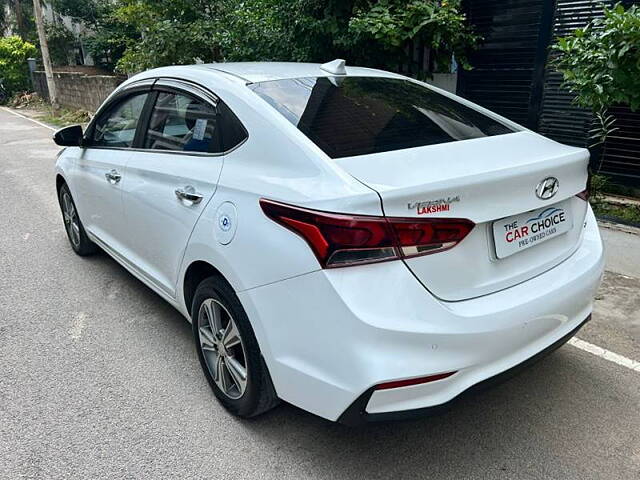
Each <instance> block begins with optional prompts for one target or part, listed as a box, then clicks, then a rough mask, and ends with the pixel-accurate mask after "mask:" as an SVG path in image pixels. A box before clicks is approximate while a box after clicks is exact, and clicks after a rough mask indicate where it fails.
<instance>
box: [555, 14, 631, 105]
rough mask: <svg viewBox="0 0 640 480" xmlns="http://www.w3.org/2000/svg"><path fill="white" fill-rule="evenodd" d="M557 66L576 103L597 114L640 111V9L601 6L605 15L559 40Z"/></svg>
mask: <svg viewBox="0 0 640 480" xmlns="http://www.w3.org/2000/svg"><path fill="white" fill-rule="evenodd" d="M553 49H554V50H555V52H556V53H557V54H558V57H557V59H556V60H555V64H556V67H557V68H558V70H559V71H560V72H562V73H563V75H564V81H565V85H566V86H567V87H568V88H569V90H571V91H572V92H574V93H575V94H576V102H577V103H578V104H580V105H582V106H584V107H587V108H591V109H593V110H594V111H596V112H603V111H604V110H605V109H606V108H607V107H610V106H612V105H615V104H625V105H629V106H630V107H631V109H632V110H636V109H638V108H640V88H638V79H640V8H638V7H637V6H633V7H631V8H629V9H628V10H625V9H624V7H623V6H622V5H620V4H616V5H615V6H614V7H612V8H607V7H604V16H603V17H602V18H598V19H595V20H592V21H591V23H589V25H587V26H586V27H585V28H578V29H576V31H575V32H574V33H573V35H571V36H569V37H566V38H560V39H558V43H557V44H556V45H555V46H554V47H553Z"/></svg>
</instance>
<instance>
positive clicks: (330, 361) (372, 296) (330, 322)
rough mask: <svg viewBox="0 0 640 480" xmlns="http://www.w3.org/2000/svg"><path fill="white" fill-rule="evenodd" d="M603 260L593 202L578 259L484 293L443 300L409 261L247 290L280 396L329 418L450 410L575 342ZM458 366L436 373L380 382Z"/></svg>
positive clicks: (249, 309)
mask: <svg viewBox="0 0 640 480" xmlns="http://www.w3.org/2000/svg"><path fill="white" fill-rule="evenodd" d="M603 266H604V262H603V250H602V242H601V239H600V235H599V232H598V228H597V224H596V222H595V218H594V217H593V214H592V213H591V212H589V214H588V216H587V220H586V225H585V232H584V235H583V239H582V242H581V245H580V247H579V248H578V250H577V251H576V252H575V253H574V254H573V255H572V256H571V257H570V258H568V259H567V260H565V261H564V262H562V263H561V264H560V265H558V266H556V267H555V268H553V269H552V270H549V271H548V272H545V273H543V274H541V275H539V276H537V277H535V278H533V279H530V280H528V281H526V282H524V283H521V284H519V285H516V286H513V287H511V288H508V289H505V290H502V291H500V292H496V293H493V294H491V295H486V296H484V297H479V298H475V299H472V300H466V301H460V302H443V301H440V300H437V299H436V298H434V297H433V296H432V295H430V294H429V293H428V292H427V291H426V290H425V289H424V288H423V287H422V285H421V284H420V283H419V282H418V281H417V280H416V279H415V278H414V277H413V276H412V275H411V273H410V272H409V270H408V269H407V268H406V267H405V265H404V264H402V262H388V263H384V264H374V265H367V266H361V267H357V268H343V269H333V270H321V271H316V272H312V273H309V274H306V275H302V276H299V277H295V278H291V279H288V280H284V281H281V282H277V283H274V284H271V285H266V286H263V287H259V288H255V289H251V290H247V291H244V292H240V293H239V298H240V300H241V302H242V304H243V306H244V307H245V309H246V311H247V313H248V315H249V318H250V319H251V321H252V324H253V326H254V330H255V332H256V336H257V338H258V341H259V343H260V346H261V349H262V353H263V356H264V358H265V361H266V363H267V365H268V367H269V371H270V373H271V377H272V379H273V382H274V386H275V388H276V391H277V393H278V395H279V396H280V397H281V398H282V399H283V400H286V401H288V402H290V403H292V404H294V405H297V406H299V407H301V408H303V409H305V410H308V411H310V412H312V413H315V414H317V415H320V416H322V417H324V418H327V419H330V420H339V419H340V420H342V421H345V422H348V423H357V422H359V421H367V420H378V419H387V418H396V417H398V416H400V417H402V416H406V415H409V416H411V415H415V414H416V413H415V412H416V411H417V412H418V413H419V414H422V413H424V412H425V411H426V412H428V411H429V410H424V409H430V408H433V407H437V408H440V406H442V405H445V404H447V403H448V402H450V401H452V400H453V399H455V398H456V397H458V396H459V395H461V394H462V393H463V392H465V391H467V390H469V389H470V388H472V387H473V386H474V385H477V384H480V383H481V382H484V381H486V380H487V379H492V378H493V377H496V376H497V375H499V374H501V373H503V372H506V371H509V370H511V369H513V368H515V367H518V366H520V365H521V364H523V363H524V362H527V361H528V360H529V359H531V358H533V357H536V356H537V355H538V354H539V353H540V352H543V351H545V350H547V349H549V348H550V347H551V346H555V345H559V344H561V343H563V341H566V339H568V338H570V336H571V335H573V334H574V333H575V331H576V330H577V329H578V328H579V327H580V326H581V325H582V323H583V322H584V321H585V318H587V317H588V316H589V315H590V313H591V309H592V299H593V296H594V294H595V292H596V290H597V288H598V286H599V283H600V280H601V276H602V271H603ZM470 268H472V266H470ZM453 371H455V372H457V373H456V374H455V375H453V376H451V377H449V378H446V379H443V380H438V381H435V382H432V383H426V384H421V385H414V386H409V387H401V388H394V389H389V390H374V389H373V387H374V386H375V385H378V384H380V383H384V382H388V381H394V380H402V379H411V378H417V377H423V376H425V375H432V374H438V373H443V372H453ZM365 400H366V402H365ZM354 405H355V406H354ZM354 412H356V413H354ZM399 412H400V413H399ZM409 412H411V413H409Z"/></svg>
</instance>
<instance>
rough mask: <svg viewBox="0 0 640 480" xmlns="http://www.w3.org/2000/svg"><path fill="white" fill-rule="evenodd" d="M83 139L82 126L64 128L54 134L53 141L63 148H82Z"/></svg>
mask: <svg viewBox="0 0 640 480" xmlns="http://www.w3.org/2000/svg"><path fill="white" fill-rule="evenodd" d="M82 138H83V136H82V127H81V126H80V125H71V126H70V127H64V128H61V129H60V130H58V131H57V132H56V133H54V134H53V141H54V142H56V144H58V145H60V146H61V147H80V146H82Z"/></svg>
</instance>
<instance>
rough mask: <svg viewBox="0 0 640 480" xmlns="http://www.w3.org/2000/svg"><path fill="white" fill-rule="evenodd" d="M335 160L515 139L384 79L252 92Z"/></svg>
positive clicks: (440, 100)
mask: <svg viewBox="0 0 640 480" xmlns="http://www.w3.org/2000/svg"><path fill="white" fill-rule="evenodd" d="M249 88H251V89H252V90H253V91H254V92H255V93H257V94H258V95H259V96H260V97H262V98H263V99H265V100H266V101H267V102H268V103H270V104H271V105H272V106H273V107H274V108H275V109H276V110H278V112H280V113H281V114H282V115H283V116H284V117H285V118H287V120H289V121H290V122H291V123H293V124H294V125H295V126H296V127H298V129H299V130H300V131H301V132H302V133H304V134H305V135H306V136H307V137H308V138H309V139H311V140H312V141H313V142H314V143H315V144H316V145H317V146H318V147H320V148H321V149H322V150H323V151H324V152H325V153H326V154H327V155H329V156H330V157H331V158H342V157H349V156H355V155H365V154H370V153H378V152H387V151H392V150H401V149H404V148H413V147H420V146H424V145H433V144H437V143H446V142H454V141H458V140H467V139H471V138H480V137H487V136H491V135H502V134H506V133H512V132H513V130H512V129H510V128H509V127H507V126H506V125H504V124H502V123H500V122H498V121H496V120H493V119H492V118H490V117H488V116H486V115H484V114H482V113H480V112H478V111H477V110H474V109H472V108H470V107H467V106H465V105H463V104H461V103H459V102H457V101H455V100H453V99H451V98H449V97H447V96H445V95H441V94H439V93H437V92H435V91H433V90H431V89H429V88H426V87H424V86H421V85H419V84H416V83H414V82H410V81H408V80H403V79H395V78H382V77H317V78H316V77H311V78H294V79H287V80H273V81H265V82H258V83H255V84H252V85H250V87H249Z"/></svg>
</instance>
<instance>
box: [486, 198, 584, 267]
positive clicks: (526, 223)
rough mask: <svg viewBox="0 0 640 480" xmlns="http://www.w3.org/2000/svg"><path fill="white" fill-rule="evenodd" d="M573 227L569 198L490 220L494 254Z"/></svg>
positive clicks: (515, 249) (501, 254) (518, 248)
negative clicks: (525, 211)
mask: <svg viewBox="0 0 640 480" xmlns="http://www.w3.org/2000/svg"><path fill="white" fill-rule="evenodd" d="M572 228H573V217H572V216H571V212H570V210H569V202H562V203H559V204H557V205H552V206H549V207H544V208H540V209H538V210H533V211H531V212H527V213H522V214H520V215H514V216H513V217H507V218H503V219H502V220H498V221H496V222H493V238H494V240H495V244H496V256H497V257H498V258H505V257H508V256H510V255H513V254H514V253H517V252H520V251H522V250H526V249H527V248H530V247H533V246H535V245H538V244H539V243H542V242H546V241H547V240H550V239H552V238H554V237H557V236H559V235H562V234H563V233H566V232H568V231H569V230H571V229H572Z"/></svg>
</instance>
